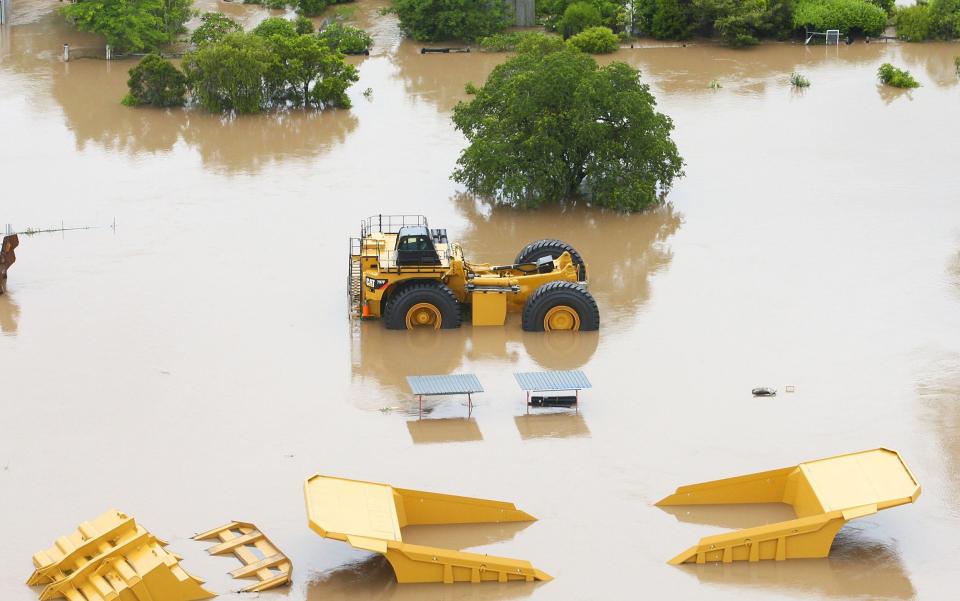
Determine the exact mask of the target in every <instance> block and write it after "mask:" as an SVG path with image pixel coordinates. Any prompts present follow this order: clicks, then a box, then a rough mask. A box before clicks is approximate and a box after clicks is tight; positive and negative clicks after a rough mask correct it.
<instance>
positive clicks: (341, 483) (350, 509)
mask: <svg viewBox="0 0 960 601" xmlns="http://www.w3.org/2000/svg"><path fill="white" fill-rule="evenodd" d="M306 497H307V514H308V517H309V519H310V523H311V526H313V527H315V529H316V528H320V529H321V530H323V531H325V532H332V533H337V534H341V535H346V534H353V535H356V536H361V537H365V538H379V539H383V540H397V541H398V540H400V523H399V521H398V519H397V512H396V507H395V505H394V502H393V489H392V488H391V487H390V486H388V485H386V484H376V483H373V482H361V481H359V480H348V479H345V478H331V477H328V476H314V477H312V478H310V479H309V480H307V484H306ZM320 534H322V535H323V536H326V535H325V534H323V532H321V533H320ZM341 539H342V538H341Z"/></svg>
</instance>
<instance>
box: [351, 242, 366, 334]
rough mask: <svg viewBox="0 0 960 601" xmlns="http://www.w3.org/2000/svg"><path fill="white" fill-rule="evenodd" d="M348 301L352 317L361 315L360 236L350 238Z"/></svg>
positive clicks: (361, 271)
mask: <svg viewBox="0 0 960 601" xmlns="http://www.w3.org/2000/svg"><path fill="white" fill-rule="evenodd" d="M347 273H348V276H347V303H348V314H347V315H348V316H349V317H350V319H353V318H355V317H360V303H361V299H360V296H361V288H360V287H361V286H363V281H362V280H363V268H362V266H361V265H360V238H350V269H349V271H348V272H347Z"/></svg>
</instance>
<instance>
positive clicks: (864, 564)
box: [680, 526, 916, 599]
mask: <svg viewBox="0 0 960 601" xmlns="http://www.w3.org/2000/svg"><path fill="white" fill-rule="evenodd" d="M680 569H682V570H683V571H685V572H687V573H689V574H693V575H694V576H696V577H697V579H698V580H699V581H700V583H701V584H710V585H721V586H723V585H727V586H732V587H737V588H743V587H751V588H762V589H769V590H771V592H773V591H776V592H778V593H780V592H787V593H789V592H791V591H792V592H794V593H797V594H800V593H802V594H806V595H810V594H813V595H815V596H817V597H819V598H825V597H839V598H858V599H913V598H914V597H915V596H916V591H915V590H914V587H913V582H911V580H910V576H909V575H908V574H907V572H906V569H905V568H904V566H903V564H902V563H901V560H900V557H899V555H898V554H897V552H896V549H894V548H892V547H891V546H889V545H888V544H885V543H881V542H878V541H871V540H866V539H865V537H864V535H863V533H862V532H861V531H858V529H857V528H856V527H852V526H848V527H847V528H844V529H843V530H841V531H840V533H839V534H838V535H837V538H836V539H835V540H834V543H833V548H832V549H831V551H830V557H829V558H824V559H791V560H788V561H761V562H759V563H749V562H733V563H708V564H703V565H695V564H689V565H684V566H682V567H681V568H680Z"/></svg>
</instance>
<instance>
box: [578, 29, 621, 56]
mask: <svg viewBox="0 0 960 601" xmlns="http://www.w3.org/2000/svg"><path fill="white" fill-rule="evenodd" d="M567 43H568V44H570V46H572V47H574V48H576V49H577V50H580V51H582V52H589V53H590V54H610V53H611V52H616V51H617V50H618V49H619V48H620V38H618V37H617V35H616V34H615V33H613V32H612V31H611V30H610V28H609V27H588V28H587V29H584V30H583V31H581V32H580V33H578V34H577V35H575V36H573V37H572V38H570V39H569V40H567Z"/></svg>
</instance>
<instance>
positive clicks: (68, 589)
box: [27, 510, 214, 601]
mask: <svg viewBox="0 0 960 601" xmlns="http://www.w3.org/2000/svg"><path fill="white" fill-rule="evenodd" d="M165 546H166V543H165V542H163V541H161V540H160V539H158V538H156V537H155V536H153V535H152V534H150V533H149V532H147V531H146V530H145V529H144V528H143V527H142V526H140V525H139V524H137V523H136V521H135V520H134V519H133V518H132V517H129V516H127V515H125V514H123V513H120V512H119V511H116V510H111V511H108V512H106V513H104V514H103V515H101V516H100V517H98V518H96V519H94V520H93V521H91V522H83V523H82V524H80V526H79V527H78V528H77V530H76V531H74V532H73V533H71V534H68V535H67V536H63V537H60V538H58V539H57V540H56V541H55V542H54V544H53V546H52V547H50V548H49V549H46V550H44V551H40V552H38V553H36V554H35V555H34V556H33V565H34V566H35V568H36V569H35V570H34V572H33V574H32V575H31V576H30V579H29V580H28V581H27V584H29V585H32V586H37V585H46V587H45V588H44V589H43V591H42V592H41V593H40V599H41V601H46V600H47V599H61V598H63V599H67V600H68V601H112V600H114V599H123V600H125V601H158V600H162V601H198V600H200V599H209V598H211V597H213V596H214V594H213V593H211V592H209V591H207V590H205V589H204V588H203V586H202V585H203V581H201V580H198V579H196V578H194V577H193V576H191V575H190V574H188V573H187V572H186V571H185V570H184V569H183V568H182V567H180V563H179V558H178V557H177V556H176V555H174V554H172V553H170V552H168V551H166V550H165V549H164V547H165Z"/></svg>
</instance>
